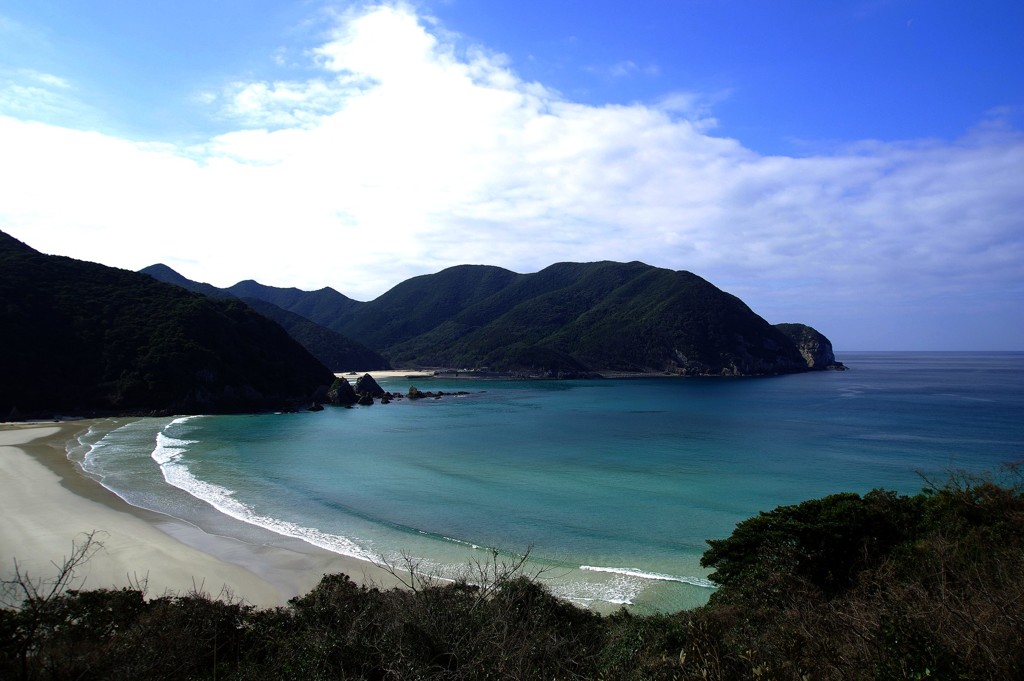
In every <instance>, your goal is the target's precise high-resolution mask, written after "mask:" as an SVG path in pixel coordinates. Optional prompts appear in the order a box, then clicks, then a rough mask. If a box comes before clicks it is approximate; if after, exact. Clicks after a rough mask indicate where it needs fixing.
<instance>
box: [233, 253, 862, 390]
mask: <svg viewBox="0 0 1024 681" xmlns="http://www.w3.org/2000/svg"><path fill="white" fill-rule="evenodd" d="M223 290H224V291H228V292H231V291H234V292H243V293H246V294H252V295H253V297H255V298H257V299H263V300H265V301H266V302H268V303H274V304H280V305H282V307H284V309H287V310H288V311H290V312H295V313H298V314H301V313H300V312H298V310H305V311H307V312H308V311H309V310H313V311H314V312H315V314H314V315H313V316H315V317H316V319H317V320H319V321H318V323H320V324H321V325H322V326H326V327H328V328H330V329H332V330H335V331H337V332H339V333H341V334H342V335H343V336H345V337H347V338H350V339H353V340H355V341H358V342H359V343H362V344H363V345H366V346H368V347H369V348H370V349H372V350H373V351H376V352H378V353H379V354H380V355H382V356H383V357H384V358H386V359H387V360H388V361H390V362H391V363H392V364H394V365H397V366H403V367H408V368H433V369H445V368H447V369H478V370H487V371H498V372H504V373H510V374H516V375H529V376H548V377H570V376H584V375H593V374H597V373H601V372H609V371H614V372H628V373H647V374H670V375H689V376H696V375H701V376H710V375H717V376H746V375H777V374H785V373H795V372H802V371H816V370H821V369H825V368H841V366H842V365H841V364H840V363H838V362H836V361H835V358H834V356H833V355H832V348H831V343H830V341H829V340H828V339H827V338H826V337H825V336H824V335H823V334H821V333H819V332H818V331H816V330H814V329H813V328H811V327H808V326H806V325H802V324H786V325H778V326H773V325H771V324H769V323H768V322H767V321H765V320H764V319H763V318H761V317H760V316H758V315H757V314H756V313H754V312H753V311H752V310H751V309H750V308H749V307H748V306H747V305H746V304H745V303H744V302H743V301H742V300H740V299H739V298H737V297H736V296H733V295H732V294H729V293H726V292H724V291H722V290H720V289H718V288H717V287H715V286H714V285H713V284H711V283H710V282H708V281H707V280H705V279H703V278H702V277H700V276H698V275H696V274H693V273H692V272H687V271H685V270H678V271H677V270H669V269H664V268H657V267H652V266H650V265H647V264H645V263H642V262H638V261H633V262H628V263H621V262H615V261H599V262H592V263H574V262H563V263H554V264H552V265H550V266H548V267H546V268H544V269H542V270H540V271H538V272H535V273H531V274H518V273H516V272H512V271H511V270H507V269H504V268H500V267H494V266H489V265H457V266H454V267H449V268H446V269H444V270H441V271H440V272H437V273H434V274H425V275H419V276H417V277H412V278H411V279H408V280H405V281H403V282H401V283H399V284H397V285H396V286H394V287H393V288H391V289H390V290H388V291H387V292H385V293H384V294H382V295H381V296H379V297H378V298H376V299H374V300H372V301H369V302H359V301H354V300H352V299H350V298H348V297H346V296H344V295H343V294H340V293H338V292H337V291H335V290H334V289H331V288H324V289H320V290H319V291H312V292H303V291H301V290H300V289H295V288H290V289H281V288H275V287H269V286H264V285H262V284H259V283H258V282H255V281H253V280H247V281H244V282H239V284H236V285H235V286H233V287H229V288H227V289H223ZM261 296H262V298H261ZM275 301H276V303H275ZM285 306H287V307H285Z"/></svg>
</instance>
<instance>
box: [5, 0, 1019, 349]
mask: <svg viewBox="0 0 1024 681" xmlns="http://www.w3.org/2000/svg"><path fill="white" fill-rule="evenodd" d="M428 24H429V22H426V21H424V20H421V19H419V18H418V17H417V16H416V15H415V14H414V13H413V11H412V10H411V9H409V8H408V7H407V6H404V5H384V6H378V7H373V8H369V9H367V10H363V11H361V12H350V13H348V14H345V15H342V16H341V17H340V18H339V24H338V27H337V29H336V31H335V32H334V33H333V34H332V35H331V36H330V40H329V41H327V42H325V43H324V44H322V45H319V46H317V47H316V48H315V49H313V50H312V51H311V55H312V58H313V60H314V62H315V64H317V65H319V67H320V69H321V71H320V73H319V74H318V75H317V76H316V77H315V78H311V79H308V80H305V81H289V82H285V81H275V82H260V81H246V82H242V81H238V82H233V83H230V84H228V85H227V86H226V87H225V88H224V91H223V92H220V93H215V94H216V96H213V95H214V93H207V96H208V101H217V102H219V103H220V104H221V105H222V107H223V112H224V115H225V116H227V117H228V119H229V120H234V121H236V122H237V123H238V125H239V127H240V129H239V130H237V131H235V132H231V133H228V134H224V135H220V136H217V137H215V138H212V139H210V140H209V141H208V142H206V143H205V144H202V145H199V146H194V147H190V148H187V149H177V148H172V147H169V146H157V145H143V144H137V143H131V142H127V141H123V140H119V139H115V138H112V137H109V136H104V135H100V134H97V133H88V132H80V131H73V130H68V129H62V128H59V127H55V126H50V125H45V124H42V123H36V122H26V121H23V120H19V118H24V116H19V117H18V118H10V117H9V118H0V148H3V149H4V153H3V155H2V156H0V186H2V187H4V190H3V194H2V195H0V229H4V230H6V231H10V232H12V233H14V234H15V235H16V236H18V237H19V238H21V239H23V240H25V241H26V242H28V243H29V244H30V245H33V246H35V247H37V248H39V249H40V250H44V251H48V252H56V253H67V254H74V255H75V256H76V257H82V258H87V259H92V260H97V261H100V262H105V263H108V264H115V265H119V266H124V267H130V268H139V267H142V266H145V265H148V264H151V263H153V262H156V261H160V260H162V261H165V262H167V263H168V264H170V265H172V266H175V267H179V268H180V269H181V271H182V273H183V274H185V275H186V276H189V277H191V278H194V279H199V280H204V281H210V282H212V283H215V284H219V285H229V284H231V283H234V282H235V281H238V280H240V279H243V278H250V277H255V278H258V279H260V280H261V281H263V282H264V283H268V284H272V285H283V286H287V285H296V286H300V287H304V288H319V287H320V286H324V285H331V286H334V287H335V288H337V289H339V290H341V291H342V292H344V293H346V294H348V295H352V296H354V297H362V298H364V299H365V298H368V297H373V296H375V295H377V294H379V293H381V292H383V291H384V290H386V289H387V288H388V287H390V286H392V285H394V284H395V283H397V282H398V281H400V280H402V279H404V278H406V277H408V276H412V275H414V274H420V273H425V272H433V271H437V270H438V269H440V268H442V267H445V266H448V265H453V264H458V263H466V262H471V263H486V264H494V265H501V266H505V267H508V268H510V269H514V270H517V271H521V272H526V271H535V270H537V269H539V268H541V267H544V266H546V265H548V264H551V263H552V262H556V261H562V260H577V261H584V260H598V259H615V260H632V259H638V260H643V261H645V262H648V263H650V264H653V265H658V266H664V267H670V268H673V269H689V270H691V271H694V272H696V273H698V274H701V275H702V276H705V277H706V278H708V279H709V280H711V281H712V282H714V283H716V284H718V285H720V286H722V287H723V288H726V289H727V290H730V291H732V292H733V293H736V294H738V295H741V297H743V298H744V299H745V300H747V302H748V303H750V304H751V306H752V307H754V309H755V310H758V311H759V312H762V314H764V315H765V316H766V317H769V318H770V319H772V320H773V321H782V319H779V318H778V316H782V317H784V318H786V319H789V320H798V321H808V322H812V323H813V322H814V317H813V314H812V315H811V316H810V317H809V316H808V313H809V312H813V313H815V314H819V313H820V314H821V315H824V316H825V318H826V319H830V320H831V319H833V317H831V316H829V313H828V311H829V310H831V309H836V310H839V309H842V310H843V311H844V312H851V313H852V310H853V308H852V307H850V306H854V307H856V309H857V310H859V311H861V312H863V311H864V310H862V307H864V308H866V307H868V306H866V305H865V306H861V307H858V306H859V305H860V304H859V303H858V302H857V301H859V300H863V299H873V300H877V301H889V302H891V303H892V304H893V305H895V304H896V302H894V301H899V300H902V301H903V302H902V303H900V304H910V302H908V301H911V300H913V299H914V296H915V295H918V297H920V295H919V294H917V293H916V292H915V291H916V290H918V289H925V288H927V290H928V291H932V292H935V291H943V292H947V293H948V294H949V295H956V294H958V292H964V291H967V292H969V293H970V295H980V294H979V292H985V291H1000V290H1003V291H1005V290H1007V289H1010V288H1012V287H1017V290H1019V289H1020V285H1021V271H1020V265H1019V263H1020V262H1024V229H1022V227H1021V223H1020V218H1019V216H1020V215H1022V214H1024V192H1022V191H1021V189H1020V186H1019V180H1018V178H1019V173H1020V169H1021V168H1024V136H1022V135H1021V133H1020V132H1018V131H1016V130H1014V129H1013V128H1012V127H1010V126H1005V125H1004V126H1000V125H983V126H979V129H978V130H977V131H973V132H971V133H969V134H967V135H965V136H964V138H963V139H961V140H959V141H957V142H956V143H952V144H950V143H941V142H921V143H907V144H882V143H864V144H860V145H857V146H855V147H851V148H849V149H844V150H840V151H838V152H835V153H831V154H829V155H818V156H812V157H806V158H789V157H765V156H761V155H758V154H756V153H754V152H752V151H751V150H749V149H746V148H745V147H743V145H742V144H741V143H740V142H738V141H737V140H732V139H727V138H720V137H714V136H711V135H709V134H708V129H709V127H710V125H711V123H709V120H710V119H709V118H708V116H707V113H708V104H707V102H708V101H709V99H708V97H706V96H704V97H702V96H699V95H689V94H685V93H677V94H674V95H668V96H667V97H666V98H665V99H664V100H663V101H662V102H659V103H656V104H652V105H649V106H648V105H641V104H637V105H633V106H603V107H598V106H589V105H583V104H578V103H574V102H572V101H568V100H566V99H564V98H563V97H561V96H560V95H559V94H558V93H556V92H554V91H551V90H549V89H547V88H545V87H544V86H542V85H540V84H537V83H528V82H524V81H523V80H521V79H520V78H519V77H518V76H517V75H516V74H515V72H514V71H513V70H512V69H511V67H510V66H509V64H508V62H507V60H506V59H505V58H503V57H502V56H501V55H495V54H492V53H489V52H487V51H486V50H484V49H481V48H475V49H467V50H461V49H458V48H457V47H456V46H455V44H454V43H453V42H452V41H451V40H449V39H447V38H446V36H445V34H444V33H442V32H441V31H439V30H437V29H435V28H430V29H428V28H427V26H428ZM50 85H53V86H56V85H58V83H56V82H54V83H50ZM725 94H727V93H723V94H720V95H716V96H725ZM680 114H682V116H680ZM15 115H17V112H15ZM691 119H692V120H691ZM1004 307H1005V306H1004ZM1018 309H1019V308H1018ZM801 311H803V312H801ZM834 319H835V323H836V324H839V323H842V322H841V320H840V319H839V318H838V317H834ZM1022 333H1024V332H1022ZM846 347H849V345H847V346H846Z"/></svg>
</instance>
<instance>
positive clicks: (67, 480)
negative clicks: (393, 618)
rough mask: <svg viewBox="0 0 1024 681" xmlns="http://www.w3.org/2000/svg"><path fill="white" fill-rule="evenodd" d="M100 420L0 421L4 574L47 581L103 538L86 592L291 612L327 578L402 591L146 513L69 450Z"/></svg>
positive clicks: (359, 566) (318, 552) (314, 551)
mask: <svg viewBox="0 0 1024 681" xmlns="http://www.w3.org/2000/svg"><path fill="white" fill-rule="evenodd" d="M96 424H100V425H102V422H99V421H69V422H60V423H39V424H24V425H23V424H0V514H2V517H3V518H4V522H3V523H0V576H2V577H3V578H9V577H11V576H13V574H14V569H15V560H16V561H17V565H18V567H19V568H20V570H21V571H22V573H26V572H27V573H29V574H30V575H32V576H33V577H37V578H44V579H45V578H46V577H49V576H52V575H54V574H55V568H54V565H53V564H54V563H58V564H59V563H61V562H62V561H63V560H64V558H65V557H66V556H68V555H70V554H71V551H72V544H73V542H76V541H77V542H79V543H80V542H81V541H82V540H83V539H84V537H85V535H86V534H87V533H90V532H96V539H97V540H98V541H99V542H101V543H102V548H101V549H100V550H99V551H98V552H97V553H96V554H95V555H94V556H93V557H92V558H91V559H90V560H89V561H88V563H87V564H86V565H85V566H83V567H82V568H81V569H80V570H79V571H78V572H77V578H78V579H77V580H76V582H75V584H74V586H75V587H76V588H86V589H97V588H121V587H125V586H131V585H134V584H138V583H139V582H145V583H146V584H147V593H148V594H149V595H150V596H161V595H164V594H165V593H182V594H183V593H187V592H190V591H192V590H193V589H197V588H198V589H199V590H202V591H205V592H207V593H209V594H210V595H212V596H217V595H218V594H220V593H222V591H224V590H226V591H228V592H230V593H231V594H233V596H234V597H236V598H242V599H244V600H245V601H247V602H249V603H252V604H253V605H257V606H260V607H273V606H280V605H285V604H286V603H287V601H288V599H289V598H292V597H294V596H297V595H301V594H304V593H306V592H308V591H309V590H310V589H311V588H312V587H314V586H315V585H316V584H317V583H318V582H319V581H320V578H321V577H322V576H323V575H324V574H331V573H337V572H343V573H345V574H348V575H349V576H350V577H351V578H352V579H353V580H355V581H357V582H362V583H367V584H375V585H381V586H384V587H392V586H395V585H397V580H395V578H394V577H393V576H392V575H390V574H388V573H387V572H385V571H383V570H381V569H380V568H378V567H377V566H375V565H373V564H372V563H368V562H366V561H362V560H358V559H355V558H350V557H347V556H341V555H338V554H335V553H331V552H329V551H325V550H323V549H320V548H317V547H315V546H311V545H309V544H306V543H305V542H302V541H300V540H297V539H290V538H287V537H281V538H280V540H279V541H278V540H277V539H276V538H275V539H274V540H273V541H272V542H268V543H266V544H253V543H247V542H242V541H239V540H237V539H234V538H228V537H222V536H217V535H213V534H209V533H207V532H204V531H203V530H202V529H201V528H199V527H196V526H194V525H191V524H189V523H185V522H183V521H180V520H177V519H175V518H171V517H169V516H165V515H161V514H158V513H153V512H150V511H146V510H144V509H140V508H136V507H134V506H131V505H130V504H128V503H126V502H125V501H123V500H122V499H121V498H120V497H118V496H117V495H115V494H114V493H112V492H110V491H109V490H107V489H106V488H104V487H103V486H102V485H100V484H99V483H98V482H96V481H95V480H93V479H91V478H89V477H88V476H86V475H85V474H84V473H82V472H81V471H80V470H79V469H78V468H77V466H76V465H75V464H74V463H73V462H71V461H69V460H68V458H67V450H66V445H67V442H68V441H69V440H72V439H74V438H75V436H76V434H77V433H80V432H82V431H84V430H86V429H88V428H89V427H90V426H91V425H96Z"/></svg>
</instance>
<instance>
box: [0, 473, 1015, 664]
mask: <svg viewBox="0 0 1024 681" xmlns="http://www.w3.org/2000/svg"><path fill="white" fill-rule="evenodd" d="M1022 490H1024V485H1021V484H1020V478H1019V477H1018V476H1017V473H1016V471H1015V470H1013V469H1011V470H1009V471H1008V474H1007V477H1006V478H1005V479H1002V480H998V481H996V480H993V479H989V478H981V479H970V478H966V477H963V476H954V477H953V478H951V479H950V481H949V482H947V483H946V484H944V485H942V486H934V487H932V488H930V489H929V490H927V491H926V492H924V493H922V494H919V495H915V496H913V497H905V496H899V495H896V494H894V493H891V492H882V491H876V492H871V493H869V494H866V495H864V496H863V497H861V496H858V495H851V494H844V495H834V496H831V497H826V498H824V499H820V500H814V501H811V502H805V503H803V504H799V505H796V506H786V507H780V508H777V509H775V510H774V511H771V512H769V513H763V514H760V515H759V516H758V517H757V518H753V519H751V520H748V521H744V522H743V523H740V525H738V526H737V529H736V531H735V532H734V533H733V535H732V536H731V537H729V538H728V539H724V540H718V541H713V542H710V544H711V548H710V549H709V550H708V552H707V553H706V554H705V557H704V562H705V564H706V565H708V566H709V567H712V568H714V569H715V574H714V578H715V579H716V580H718V581H719V583H720V584H721V588H720V589H719V591H718V592H717V593H716V594H715V595H714V596H713V597H712V599H711V601H710V602H709V603H708V605H706V606H704V607H702V608H697V609H695V610H692V611H686V612H680V613H674V614H661V615H651V616H637V615H632V614H630V613H628V612H626V611H624V610H623V611H620V612H618V613H615V614H613V615H610V616H607V617H600V616H598V615H596V614H594V613H592V612H589V611H586V610H582V609H579V608H577V607H575V606H573V605H571V604H569V603H567V602H565V601H562V600H559V599H558V598H555V597H554V596H552V595H551V593H550V592H549V591H548V590H547V589H546V588H545V587H544V586H543V585H542V584H541V583H540V582H539V581H538V580H537V579H536V576H533V577H530V576H526V575H524V574H523V573H522V571H521V568H522V566H523V564H524V562H525V557H522V558H520V559H518V560H515V561H512V562H511V563H510V564H508V565H504V564H499V562H498V561H497V554H495V555H494V558H495V560H494V561H492V562H489V563H485V564H480V565H476V566H475V569H474V570H471V571H470V573H469V574H467V576H465V577H464V578H461V579H457V580H456V581H454V582H441V581H439V580H434V579H430V578H429V577H424V576H422V575H417V574H416V573H415V571H413V572H412V573H409V576H407V577H406V579H407V582H406V588H403V589H392V590H381V589H377V588H372V587H367V586H361V585H358V584H356V583H354V582H353V581H352V580H350V579H349V578H348V577H347V576H345V575H327V576H325V577H324V578H323V580H322V581H321V582H320V584H319V585H318V586H317V587H316V588H314V589H313V590H312V591H310V592H309V593H308V594H306V595H304V596H302V597H300V598H296V599H293V600H292V601H291V602H290V603H289V605H288V606H287V607H284V608H273V609H263V610H260V609H256V608H253V607H252V606H248V605H245V604H243V603H240V602H238V601H237V600H235V599H232V598H230V596H229V595H227V596H223V595H222V597H220V598H212V597H211V596H210V595H209V594H205V593H192V594H186V595H184V596H165V597H160V598H155V599H147V598H146V597H145V589H144V585H137V586H138V587H139V588H130V589H121V590H104V589H101V590H96V591H81V590H76V589H74V588H72V587H74V586H75V579H74V574H75V568H76V567H78V566H79V565H81V563H82V562H84V561H85V560H88V557H89V556H90V555H92V552H93V551H94V550H96V549H97V548H98V544H97V543H96V542H94V541H93V540H94V537H93V536H89V537H88V538H87V540H86V541H85V542H83V543H79V544H77V545H76V547H75V550H74V551H73V552H72V556H71V558H70V559H68V560H66V561H65V563H64V564H63V565H62V566H58V568H59V569H58V575H57V576H56V577H54V578H51V579H48V580H42V581H40V580H34V579H31V578H30V577H29V575H26V574H23V573H22V572H21V571H20V570H19V569H18V568H17V566H16V568H15V575H14V577H13V578H11V579H8V580H4V581H3V582H2V585H3V591H2V604H3V605H4V607H3V608H0V678H3V679H26V680H28V679H69V678H89V679H107V678H110V679H122V678H123V679H213V678H218V679H304V680H305V679H381V680H384V679H453V680H462V679H465V680H471V679H636V680H639V679H652V680H667V679H687V680H689V679H723V680H731V679H752V678H755V679H756V678H763V679H768V678H771V679H794V680H800V681H803V680H804V679H823V680H829V679H837V680H839V679H844V680H847V679H851V680H852V679H1017V678H1024V608H1022V607H1021V604H1022V603H1024V495H1022ZM396 574H397V571H396Z"/></svg>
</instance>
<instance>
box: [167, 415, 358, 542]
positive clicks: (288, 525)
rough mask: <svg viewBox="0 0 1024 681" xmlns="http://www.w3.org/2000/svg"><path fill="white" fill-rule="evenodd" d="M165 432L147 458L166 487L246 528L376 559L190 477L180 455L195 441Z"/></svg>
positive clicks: (334, 537) (177, 422)
mask: <svg viewBox="0 0 1024 681" xmlns="http://www.w3.org/2000/svg"><path fill="white" fill-rule="evenodd" d="M195 418H202V417H198V416H186V417H182V418H178V419H175V420H174V421H172V422H171V423H170V424H168V426H167V428H170V427H171V426H175V425H180V424H183V423H186V422H188V421H190V420H192V419H195ZM165 431H166V428H165V429H164V430H162V431H160V432H159V433H157V436H156V447H155V448H154V449H153V452H152V455H151V456H152V458H153V460H154V461H156V462H157V464H159V466H160V471H161V472H162V474H163V477H164V480H165V481H166V482H167V483H168V484H169V485H173V486H174V487H177V488H178V489H181V490H183V491H185V492H187V493H189V494H190V495H192V496H193V497H195V498H196V499H199V500H201V501H204V502H206V503H207V504H209V505H210V506H212V507H213V508H215V509H217V510H218V511H220V512H221V513H223V514H225V515H227V516H230V517H232V518H234V519H236V520H240V521H242V522H245V523H248V524H250V525H255V526H257V527H262V528H263V529H266V530H270V531H271V532H274V533H275V534H280V535H283V536H286V537H292V538H294V539H301V540H302V541H305V542H307V543H309V544H312V545H313V546H317V547H319V548H322V549H326V550H327V551H331V552H333V553H338V554H341V555H345V556H351V557H353V558H360V559H362V560H370V561H376V560H378V558H377V557H376V556H374V555H373V554H371V553H370V552H369V551H367V550H366V549H364V548H362V547H361V546H359V545H358V544H357V543H356V542H354V541H352V540H351V539H349V538H347V537H342V536H340V535H336V534H331V533H329V532H323V531H321V530H318V529H315V528H311V527H303V526H301V525H298V524H297V523H293V522H289V521H287V520H281V519H279V518H272V517H270V516H266V515H262V514H260V513H258V512H256V510H255V509H253V507H251V506H250V505H249V504H246V503H245V502H242V501H239V500H238V499H236V498H235V491H234V490H230V489H228V488H226V487H223V486H221V485H216V484H213V483H210V482H206V481H203V480H200V479H199V478H197V477H196V476H195V475H193V474H192V472H191V471H190V470H189V468H188V465H187V464H186V463H185V462H184V461H183V460H182V456H183V455H184V454H185V453H186V452H187V451H188V447H189V446H190V445H193V444H196V442H195V441H194V440H183V439H179V438H175V437H171V436H170V435H168V434H167V433H166V432H165Z"/></svg>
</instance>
